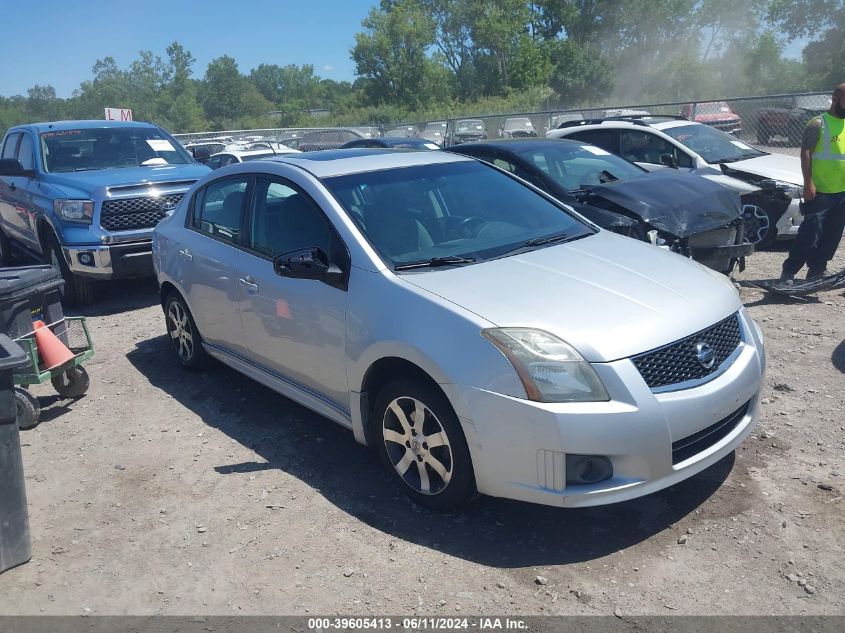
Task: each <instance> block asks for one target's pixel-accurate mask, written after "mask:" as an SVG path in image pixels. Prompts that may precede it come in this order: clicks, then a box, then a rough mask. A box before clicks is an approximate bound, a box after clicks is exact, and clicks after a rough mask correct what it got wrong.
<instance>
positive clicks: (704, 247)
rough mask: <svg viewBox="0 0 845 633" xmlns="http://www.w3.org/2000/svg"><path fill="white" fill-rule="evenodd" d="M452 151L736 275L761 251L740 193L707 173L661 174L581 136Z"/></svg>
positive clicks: (594, 218) (598, 220)
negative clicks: (748, 228)
mask: <svg viewBox="0 0 845 633" xmlns="http://www.w3.org/2000/svg"><path fill="white" fill-rule="evenodd" d="M447 151H451V152H455V153H458V154H463V155H465V156H472V157H474V158H477V159H479V160H482V161H484V162H486V163H489V164H491V165H494V166H496V167H498V168H500V169H504V170H506V171H508V172H510V173H512V174H514V175H516V176H518V177H520V178H522V179H523V180H525V181H527V182H529V183H531V184H532V185H534V186H535V187H537V188H539V189H541V190H542V191H544V192H546V193H547V194H549V195H551V196H553V197H555V198H556V199H558V200H560V201H561V202H564V203H566V204H568V205H569V206H571V207H573V208H574V209H575V210H576V211H577V212H578V213H580V214H581V215H583V216H584V217H586V218H587V219H588V220H590V221H591V222H594V223H595V224H597V225H598V226H600V227H602V228H604V229H608V230H610V231H613V232H615V233H620V234H622V235H627V236H628V237H633V238H635V239H639V240H643V241H646V242H651V243H653V244H655V245H657V246H663V247H665V248H668V249H670V250H672V251H674V252H676V253H680V254H681V255H684V256H686V257H691V258H693V259H695V260H696V261H697V262H699V263H701V264H704V265H705V266H708V267H710V268H712V269H714V270H718V271H719V272H722V273H725V274H729V273H730V272H731V271H732V270H733V269H734V267H735V266H736V265H737V263H739V266H740V270H742V269H743V268H744V267H745V257H746V256H748V255H750V254H751V253H752V252H753V251H754V245H753V244H751V243H750V242H749V241H748V240H747V239H746V236H745V225H744V221H743V219H742V207H741V204H740V199H739V195H738V194H737V193H736V192H735V191H733V190H731V189H728V188H726V187H723V186H721V185H719V184H716V183H714V182H711V181H709V180H707V179H706V178H701V177H699V176H690V175H689V174H678V173H676V172H674V171H673V170H669V169H663V170H658V171H654V172H649V171H646V170H645V169H642V168H641V167H639V166H637V165H635V164H634V163H630V162H628V161H626V160H625V159H624V158H620V157H619V156H615V155H613V154H611V153H610V152H608V151H606V150H604V149H602V148H600V147H596V146H594V145H589V144H587V143H582V142H578V141H569V140H565V139H513V140H501V141H489V142H482V143H465V144H461V145H458V146H455V147H450V148H449V149H448V150H447Z"/></svg>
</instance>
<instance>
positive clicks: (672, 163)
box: [660, 153, 678, 169]
mask: <svg viewBox="0 0 845 633" xmlns="http://www.w3.org/2000/svg"><path fill="white" fill-rule="evenodd" d="M660 162H661V163H663V164H664V165H666V167H670V168H672V169H677V168H678V161H677V160H675V157H674V156H672V154H668V153H667V154H661V155H660Z"/></svg>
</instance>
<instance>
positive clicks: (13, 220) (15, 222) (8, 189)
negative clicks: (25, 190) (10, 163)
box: [0, 132, 23, 240]
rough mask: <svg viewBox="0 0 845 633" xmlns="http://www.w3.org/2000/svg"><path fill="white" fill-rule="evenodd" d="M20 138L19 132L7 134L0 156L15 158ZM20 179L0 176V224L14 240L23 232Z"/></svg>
mask: <svg viewBox="0 0 845 633" xmlns="http://www.w3.org/2000/svg"><path fill="white" fill-rule="evenodd" d="M20 140H21V133H20V132H13V133H11V134H9V135H8V136H7V137H6V141H5V142H4V143H3V152H2V154H0V157H2V158H17V156H18V146H19V145H20ZM22 180H23V179H22V178H20V177H17V176H0V224H2V227H3V231H4V232H5V233H6V235H7V236H8V237H11V238H13V239H16V240H19V239H20V238H21V235H22V233H23V223H22V217H21V212H20V193H21V192H20V191H19V184H20V183H21V182H22Z"/></svg>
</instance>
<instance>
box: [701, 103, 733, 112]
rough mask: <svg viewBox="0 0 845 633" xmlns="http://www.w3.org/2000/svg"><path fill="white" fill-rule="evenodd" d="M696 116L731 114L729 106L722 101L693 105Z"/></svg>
mask: <svg viewBox="0 0 845 633" xmlns="http://www.w3.org/2000/svg"><path fill="white" fill-rule="evenodd" d="M693 107H694V109H695V113H696V114H728V113H732V111H731V108H730V106H729V105H728V104H727V103H726V102H724V101H705V102H702V103H696V104H694V106H693Z"/></svg>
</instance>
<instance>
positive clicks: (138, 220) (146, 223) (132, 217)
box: [100, 193, 185, 231]
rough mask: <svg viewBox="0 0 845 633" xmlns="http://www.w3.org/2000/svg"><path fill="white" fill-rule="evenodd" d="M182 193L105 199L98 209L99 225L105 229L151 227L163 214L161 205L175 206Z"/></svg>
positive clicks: (120, 229) (117, 229)
mask: <svg viewBox="0 0 845 633" xmlns="http://www.w3.org/2000/svg"><path fill="white" fill-rule="evenodd" d="M184 195H185V194H183V193H174V194H171V195H169V196H159V197H152V196H145V197H143V198H122V199H118V200H106V201H105V202H103V208H102V210H101V211H100V226H102V227H103V228H104V229H105V230H106V231H126V230H129V229H149V228H152V227H154V226H155V225H156V224H158V221H159V220H161V219H162V218H163V217H164V216H165V213H164V211H162V210H161V207H162V206H164V205H170V206H174V207H175V206H176V205H177V204H179V201H180V200H181V199H182V196H184Z"/></svg>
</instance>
